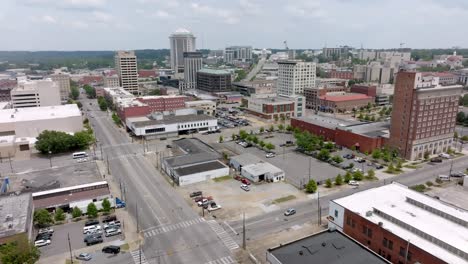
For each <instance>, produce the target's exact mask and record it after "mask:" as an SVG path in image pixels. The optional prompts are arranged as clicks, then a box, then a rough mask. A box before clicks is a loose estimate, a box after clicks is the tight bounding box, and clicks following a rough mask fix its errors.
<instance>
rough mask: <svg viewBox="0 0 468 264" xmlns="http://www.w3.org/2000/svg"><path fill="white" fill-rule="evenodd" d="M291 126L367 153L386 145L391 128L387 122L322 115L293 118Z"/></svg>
mask: <svg viewBox="0 0 468 264" xmlns="http://www.w3.org/2000/svg"><path fill="white" fill-rule="evenodd" d="M291 126H292V127H294V128H296V127H297V128H299V129H301V130H305V131H309V132H310V133H312V134H314V135H318V136H323V137H324V139H325V140H329V141H334V142H335V143H336V144H337V145H338V146H343V147H347V148H356V150H359V151H361V152H367V153H371V152H372V151H373V150H374V149H376V148H381V147H383V146H384V145H385V143H386V141H387V137H388V130H389V124H388V123H385V122H376V123H361V122H349V121H345V120H340V119H335V118H331V117H322V116H308V117H302V118H292V119H291Z"/></svg>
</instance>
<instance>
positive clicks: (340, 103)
mask: <svg viewBox="0 0 468 264" xmlns="http://www.w3.org/2000/svg"><path fill="white" fill-rule="evenodd" d="M369 103H371V104H373V103H374V97H371V96H367V95H364V94H356V93H339V94H335V93H327V94H325V95H322V96H319V98H318V110H320V111H325V112H333V113H334V112H346V111H352V110H353V108H354V109H359V108H360V107H365V106H367V105H368V104H369Z"/></svg>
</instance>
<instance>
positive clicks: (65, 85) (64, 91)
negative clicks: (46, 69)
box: [49, 72, 71, 103]
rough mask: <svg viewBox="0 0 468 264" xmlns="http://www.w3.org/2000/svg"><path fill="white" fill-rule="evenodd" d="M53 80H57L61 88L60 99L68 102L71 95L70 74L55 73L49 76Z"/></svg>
mask: <svg viewBox="0 0 468 264" xmlns="http://www.w3.org/2000/svg"><path fill="white" fill-rule="evenodd" d="M49 77H50V78H51V79H52V81H54V82H56V83H57V85H58V87H59V89H60V99H61V100H62V103H66V102H67V101H68V98H69V97H70V92H71V89H70V75H69V74H66V73H62V72H59V73H55V74H52V75H50V76H49Z"/></svg>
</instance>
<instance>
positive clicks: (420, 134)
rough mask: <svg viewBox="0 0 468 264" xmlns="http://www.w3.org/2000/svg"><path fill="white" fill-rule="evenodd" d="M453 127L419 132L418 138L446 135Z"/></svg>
mask: <svg viewBox="0 0 468 264" xmlns="http://www.w3.org/2000/svg"><path fill="white" fill-rule="evenodd" d="M450 131H452V130H451V129H445V130H438V131H433V132H426V133H418V134H416V139H422V138H428V137H435V136H439V135H444V134H449V133H450Z"/></svg>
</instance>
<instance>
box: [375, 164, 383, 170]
mask: <svg viewBox="0 0 468 264" xmlns="http://www.w3.org/2000/svg"><path fill="white" fill-rule="evenodd" d="M375 168H376V169H377V170H380V169H383V168H384V166H383V165H380V164H375Z"/></svg>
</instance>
